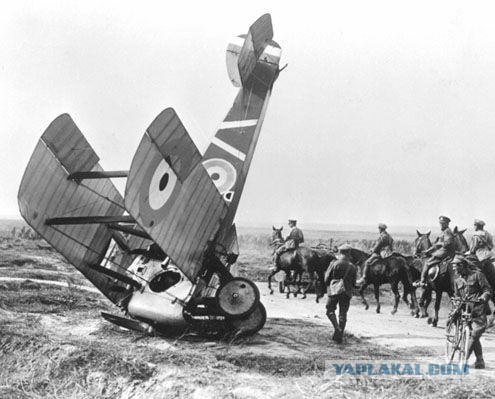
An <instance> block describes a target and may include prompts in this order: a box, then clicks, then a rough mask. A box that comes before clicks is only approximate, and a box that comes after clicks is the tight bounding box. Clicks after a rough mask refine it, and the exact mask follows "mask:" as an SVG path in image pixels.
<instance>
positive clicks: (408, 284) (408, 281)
mask: <svg viewBox="0 0 495 399" xmlns="http://www.w3.org/2000/svg"><path fill="white" fill-rule="evenodd" d="M397 259H398V260H399V262H400V263H401V269H402V272H401V281H402V285H403V286H404V291H405V292H406V293H409V292H411V291H412V290H413V283H414V279H413V276H412V273H411V269H410V266H409V265H408V263H407V261H406V258H405V257H403V256H400V257H397Z"/></svg>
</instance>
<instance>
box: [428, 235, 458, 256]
mask: <svg viewBox="0 0 495 399" xmlns="http://www.w3.org/2000/svg"><path fill="white" fill-rule="evenodd" d="M435 244H436V245H437V246H439V248H438V249H437V250H436V251H435V252H433V254H432V256H433V257H434V258H438V259H443V258H446V257H447V256H454V255H455V244H454V234H453V233H452V230H450V228H449V227H447V228H446V229H445V230H443V231H442V232H441V233H440V235H439V236H438V237H437V239H436V241H435Z"/></svg>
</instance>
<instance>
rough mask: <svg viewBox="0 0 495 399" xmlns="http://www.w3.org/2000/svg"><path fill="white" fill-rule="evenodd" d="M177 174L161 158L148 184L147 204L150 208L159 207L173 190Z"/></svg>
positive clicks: (155, 208)
mask: <svg viewBox="0 0 495 399" xmlns="http://www.w3.org/2000/svg"><path fill="white" fill-rule="evenodd" d="M176 183H177V176H176V175H175V173H174V172H173V171H172V168H171V167H170V165H169V164H168V163H167V162H165V160H164V159H163V160H162V161H161V162H160V163H159V164H158V167H157V168H156V169H155V172H154V173H153V176H152V177H151V182H150V185H149V194H148V198H149V204H150V207H151V209H153V210H155V211H156V210H157V209H160V208H161V207H162V206H163V205H165V203H166V202H167V200H168V199H169V198H170V195H171V194H172V192H173V191H174V187H175V184H176Z"/></svg>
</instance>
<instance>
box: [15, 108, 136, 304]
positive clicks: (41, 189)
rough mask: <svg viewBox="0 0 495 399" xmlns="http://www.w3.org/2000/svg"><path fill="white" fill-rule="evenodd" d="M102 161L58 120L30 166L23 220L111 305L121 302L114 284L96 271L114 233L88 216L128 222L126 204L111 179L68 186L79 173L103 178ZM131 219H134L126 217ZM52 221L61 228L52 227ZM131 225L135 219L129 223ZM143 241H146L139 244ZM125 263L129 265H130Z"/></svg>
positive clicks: (70, 125)
mask: <svg viewBox="0 0 495 399" xmlns="http://www.w3.org/2000/svg"><path fill="white" fill-rule="evenodd" d="M98 161H99V158H98V156H97V155H96V153H95V152H94V150H93V149H92V148H91V146H90V145H89V143H88V142H87V141H86V139H85V138H84V136H83V135H82V133H81V132H80V130H79V129H78V127H77V126H76V124H75V123H74V121H73V120H72V118H71V117H70V116H69V115H67V114H63V115H60V116H59V117H58V118H56V119H55V120H54V121H53V122H52V123H51V124H50V126H49V127H48V128H47V130H46V131H45V133H44V134H43V135H42V136H41V139H40V140H39V141H38V144H37V145H36V148H35V150H34V153H33V155H32V156H31V159H30V160H29V163H28V166H27V168H26V171H25V172H24V176H23V178H22V182H21V186H20V188H19V193H18V202H19V208H20V212H21V215H22V216H23V217H24V219H25V220H26V222H27V223H28V224H29V225H30V226H31V227H32V228H33V229H34V230H35V231H36V232H38V233H39V234H40V235H41V236H42V237H43V238H44V239H45V240H46V241H48V242H49V243H50V244H51V245H52V246H53V247H54V248H55V249H56V250H57V251H58V252H60V253H61V254H62V255H63V256H64V257H65V258H66V259H67V260H68V261H69V262H70V263H72V264H73V265H74V266H75V267H76V268H77V269H78V270H79V271H81V272H82V273H83V274H84V275H85V276H86V277H87V278H88V279H89V280H90V281H91V282H92V283H93V284H94V285H95V286H96V287H97V288H98V289H99V290H100V291H102V292H103V293H104V294H105V295H106V296H107V297H109V298H110V299H111V300H112V301H114V302H118V301H119V300H120V299H121V297H120V296H119V295H122V294H118V293H116V292H115V291H113V290H112V287H111V286H114V284H113V283H112V284H111V283H110V279H109V278H108V277H107V276H105V275H102V274H101V273H99V272H97V271H95V270H93V269H91V267H90V265H98V264H100V263H101V262H102V261H103V259H104V257H105V254H106V252H107V249H108V247H109V245H110V242H111V239H112V233H113V232H112V231H111V230H109V229H107V227H106V226H105V225H102V224H96V222H97V221H96V220H95V221H94V222H95V223H92V224H88V223H84V224H74V223H72V224H65V223H63V222H64V221H65V222H68V221H71V219H72V222H75V221H80V222H83V221H86V222H87V221H88V216H89V215H100V216H102V217H104V218H107V219H109V220H113V221H114V222H115V220H121V219H122V218H123V217H124V212H125V208H124V200H123V198H122V196H121V195H120V194H119V192H118V191H117V189H116V188H115V187H114V185H113V184H112V182H111V181H110V180H109V179H98V180H87V181H86V180H85V181H83V182H78V181H73V180H69V179H68V176H69V175H70V174H72V173H76V172H78V171H81V170H82V171H95V172H100V171H102V168H101V167H100V165H99V164H98ZM126 217H127V218H129V216H126ZM47 220H48V221H49V220H52V222H53V221H57V220H58V222H62V224H57V225H56V224H52V225H50V224H49V223H48V224H47V223H46V222H47ZM130 220H132V219H130ZM140 240H141V241H142V240H143V239H142V238H140ZM125 262H126V263H129V262H130V259H126V260H125Z"/></svg>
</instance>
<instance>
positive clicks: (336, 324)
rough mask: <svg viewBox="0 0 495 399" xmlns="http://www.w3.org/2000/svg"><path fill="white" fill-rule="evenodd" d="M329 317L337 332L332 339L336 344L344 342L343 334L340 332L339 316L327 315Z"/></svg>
mask: <svg viewBox="0 0 495 399" xmlns="http://www.w3.org/2000/svg"><path fill="white" fill-rule="evenodd" d="M327 317H328V320H330V322H331V323H332V325H333V328H334V330H335V331H334V333H333V336H332V339H333V340H334V341H335V342H342V332H341V331H340V327H339V322H338V321H337V316H336V315H335V313H327Z"/></svg>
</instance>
